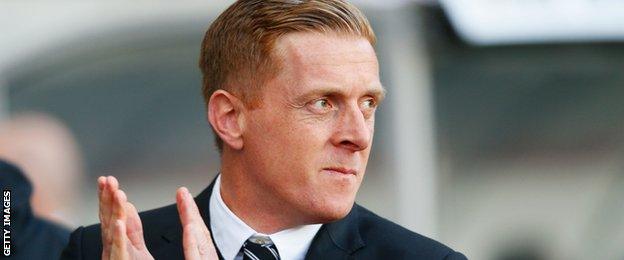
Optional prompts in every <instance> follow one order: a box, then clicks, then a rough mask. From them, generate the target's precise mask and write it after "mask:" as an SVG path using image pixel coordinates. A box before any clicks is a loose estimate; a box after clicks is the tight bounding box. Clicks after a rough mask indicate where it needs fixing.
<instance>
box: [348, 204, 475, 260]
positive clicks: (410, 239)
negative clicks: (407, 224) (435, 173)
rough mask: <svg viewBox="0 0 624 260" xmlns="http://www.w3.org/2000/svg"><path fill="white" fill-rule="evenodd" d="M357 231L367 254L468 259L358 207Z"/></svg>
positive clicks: (356, 207) (355, 207)
mask: <svg viewBox="0 0 624 260" xmlns="http://www.w3.org/2000/svg"><path fill="white" fill-rule="evenodd" d="M353 210H355V211H356V213H357V214H356V216H357V222H358V229H359V232H360V236H361V237H362V240H363V241H364V243H365V244H366V246H365V247H364V248H363V251H367V252H366V254H372V255H378V256H393V258H395V259H466V257H465V256H464V255H462V254H461V253H458V252H455V251H454V250H453V249H451V248H449V247H448V246H446V245H444V244H442V243H440V242H438V241H435V240H433V239H431V238H428V237H426V236H423V235H420V234H418V233H415V232H412V231H410V230H408V229H406V228H404V227H401V226H399V225H398V224H396V223H394V222H392V221H389V220H387V219H385V218H382V217H380V216H378V215H377V214H375V213H373V212H371V211H369V210H368V209H366V208H364V207H361V206H359V205H357V204H356V205H355V206H354V208H353Z"/></svg>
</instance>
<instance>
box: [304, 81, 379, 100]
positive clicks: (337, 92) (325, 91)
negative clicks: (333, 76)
mask: <svg viewBox="0 0 624 260" xmlns="http://www.w3.org/2000/svg"><path fill="white" fill-rule="evenodd" d="M379 86H380V87H376V86H375V87H369V88H368V89H367V90H366V92H365V94H364V96H371V97H374V98H375V99H376V100H377V103H381V101H383V100H384V98H385V97H386V88H384V87H383V85H379ZM325 96H343V97H344V96H347V95H346V93H345V92H344V89H342V88H339V87H331V86H328V87H321V88H317V89H314V90H311V91H308V92H306V93H304V94H302V95H299V96H298V97H297V98H296V101H297V103H303V102H308V101H309V100H310V99H312V98H316V97H325Z"/></svg>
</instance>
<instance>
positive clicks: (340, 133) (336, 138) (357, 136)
mask: <svg viewBox="0 0 624 260" xmlns="http://www.w3.org/2000/svg"><path fill="white" fill-rule="evenodd" d="M372 124H373V122H372V119H371V121H369V122H367V119H366V118H365V117H364V114H363V113H362V111H360V109H359V107H358V106H357V105H355V106H350V107H349V108H348V109H343V110H342V111H341V113H340V114H339V118H338V120H337V122H336V126H335V132H334V135H333V137H332V143H333V144H334V145H335V146H337V147H341V148H343V149H347V150H350V151H353V152H356V151H361V150H364V149H366V148H368V146H369V145H370V143H371V138H372V135H373V133H372V131H373V125H372Z"/></svg>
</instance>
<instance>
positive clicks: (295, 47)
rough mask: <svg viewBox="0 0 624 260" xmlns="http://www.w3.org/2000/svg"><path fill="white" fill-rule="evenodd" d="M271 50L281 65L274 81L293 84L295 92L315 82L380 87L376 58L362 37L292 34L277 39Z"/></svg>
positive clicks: (371, 48) (369, 45)
mask: <svg viewBox="0 0 624 260" xmlns="http://www.w3.org/2000/svg"><path fill="white" fill-rule="evenodd" d="M274 50H275V54H276V56H277V59H279V62H280V65H281V66H280V67H281V69H280V72H279V73H278V75H277V78H278V79H282V80H288V81H290V82H291V83H295V82H296V83H297V85H299V86H298V89H302V88H305V86H306V85H314V84H315V83H316V84H323V85H339V86H343V87H344V86H352V85H362V86H376V85H379V86H378V87H379V88H381V85H380V83H379V68H378V67H379V66H378V63H377V57H376V55H375V51H374V49H373V47H372V46H371V44H370V43H369V42H368V41H367V40H366V39H365V38H360V37H349V36H341V35H333V34H329V35H328V34H320V33H292V34H288V35H286V36H284V37H282V38H280V39H279V40H278V41H277V42H276V45H275V49H274ZM293 81H294V82H293ZM333 87H337V86H333Z"/></svg>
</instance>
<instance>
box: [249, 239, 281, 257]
mask: <svg viewBox="0 0 624 260" xmlns="http://www.w3.org/2000/svg"><path fill="white" fill-rule="evenodd" d="M242 250H243V259H244V260H248V259H249V260H279V259H280V257H279V253H278V252H277V248H276V247H275V244H273V241H271V238H270V237H267V236H259V235H253V236H251V237H250V238H249V239H247V241H245V244H243V248H242Z"/></svg>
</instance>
